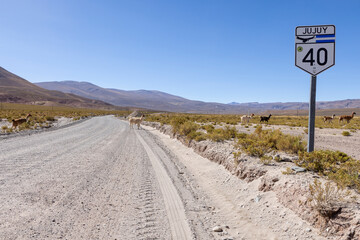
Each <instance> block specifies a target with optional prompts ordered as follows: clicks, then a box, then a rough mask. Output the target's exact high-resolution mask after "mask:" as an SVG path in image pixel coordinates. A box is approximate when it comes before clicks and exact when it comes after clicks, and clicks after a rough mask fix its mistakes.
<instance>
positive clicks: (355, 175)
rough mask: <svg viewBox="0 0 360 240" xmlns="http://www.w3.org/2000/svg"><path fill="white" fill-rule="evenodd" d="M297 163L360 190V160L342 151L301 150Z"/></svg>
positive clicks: (343, 184)
mask: <svg viewBox="0 0 360 240" xmlns="http://www.w3.org/2000/svg"><path fill="white" fill-rule="evenodd" d="M296 164H297V165H299V166H301V167H304V168H306V169H307V170H310V171H313V172H316V173H318V174H320V175H322V176H325V177H327V178H329V179H331V180H333V181H335V182H336V183H337V185H338V186H339V187H341V188H344V187H350V188H354V189H356V190H357V191H360V179H359V173H360V162H359V161H357V160H355V159H353V158H351V157H349V156H348V155H347V154H345V153H343V152H340V151H330V150H319V151H313V152H310V153H308V152H301V153H300V154H299V160H297V161H296Z"/></svg>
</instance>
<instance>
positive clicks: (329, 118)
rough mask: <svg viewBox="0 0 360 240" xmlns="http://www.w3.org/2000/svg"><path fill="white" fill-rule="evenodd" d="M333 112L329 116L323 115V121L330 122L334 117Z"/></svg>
mask: <svg viewBox="0 0 360 240" xmlns="http://www.w3.org/2000/svg"><path fill="white" fill-rule="evenodd" d="M334 117H335V114H333V115H332V116H331V117H328V116H324V123H326V122H329V123H332V120H333V119H334Z"/></svg>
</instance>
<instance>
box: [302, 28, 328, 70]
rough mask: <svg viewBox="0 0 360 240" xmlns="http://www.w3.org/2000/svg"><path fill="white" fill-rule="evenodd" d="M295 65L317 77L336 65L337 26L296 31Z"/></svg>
mask: <svg viewBox="0 0 360 240" xmlns="http://www.w3.org/2000/svg"><path fill="white" fill-rule="evenodd" d="M295 65H296V66H297V67H299V68H301V69H302V70H304V71H306V72H308V73H310V74H311V75H317V74H319V73H321V72H323V71H325V70H326V69H328V68H330V67H332V66H334V65H335V26H334V25H321V26H301V27H297V28H296V30H295Z"/></svg>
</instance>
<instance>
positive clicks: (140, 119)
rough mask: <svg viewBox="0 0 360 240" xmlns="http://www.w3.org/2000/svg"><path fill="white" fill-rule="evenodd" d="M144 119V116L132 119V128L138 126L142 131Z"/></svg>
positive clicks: (130, 121)
mask: <svg viewBox="0 0 360 240" xmlns="http://www.w3.org/2000/svg"><path fill="white" fill-rule="evenodd" d="M143 119H144V115H141V117H130V118H129V123H130V128H134V127H133V125H134V124H136V125H137V126H138V129H140V124H141V122H142V120H143Z"/></svg>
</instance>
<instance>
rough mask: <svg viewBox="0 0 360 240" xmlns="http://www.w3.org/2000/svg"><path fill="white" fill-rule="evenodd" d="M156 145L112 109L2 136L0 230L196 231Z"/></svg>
mask: <svg viewBox="0 0 360 240" xmlns="http://www.w3.org/2000/svg"><path fill="white" fill-rule="evenodd" d="M154 145H155V143H154V142H153V141H152V140H151V138H150V137H149V135H148V134H146V132H145V131H139V130H136V131H135V130H130V129H129V127H128V125H127V124H126V123H125V122H122V121H120V120H118V119H116V118H114V117H111V116H107V117H97V118H93V119H90V120H88V121H85V122H82V123H79V124H77V125H74V126H71V127H68V128H63V129H59V130H57V131H52V132H44V133H41V134H33V135H29V136H19V137H15V138H10V139H4V140H1V145H0V153H1V154H0V236H1V237H0V238H1V239H171V238H174V239H191V238H193V235H192V234H193V233H192V231H191V229H190V227H189V223H188V219H187V218H186V216H185V210H184V206H183V202H182V200H181V198H180V196H179V194H178V193H177V191H176V188H175V186H174V185H173V183H172V181H171V179H170V178H169V176H168V175H167V171H166V170H165V169H164V167H163V165H162V162H161V161H162V160H161V158H165V157H166V154H165V156H161V158H160V157H159V154H156V153H154V150H152V149H158V150H157V151H159V148H160V147H156V146H154ZM149 146H151V147H149ZM149 159H150V160H149ZM154 167H156V168H154ZM154 169H155V170H154ZM159 182H160V183H161V184H159Z"/></svg>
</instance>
